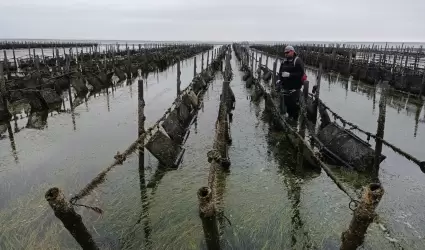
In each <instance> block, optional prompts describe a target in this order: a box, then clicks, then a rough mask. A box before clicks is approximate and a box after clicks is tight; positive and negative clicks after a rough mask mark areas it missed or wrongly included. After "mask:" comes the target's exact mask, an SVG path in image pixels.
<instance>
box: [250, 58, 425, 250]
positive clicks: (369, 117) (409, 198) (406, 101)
mask: <svg viewBox="0 0 425 250" xmlns="http://www.w3.org/2000/svg"><path fill="white" fill-rule="evenodd" d="M258 58H259V56H258ZM263 62H264V63H265V57H263ZM279 65H280V61H278V67H279ZM268 67H269V68H271V69H272V68H273V62H272V60H271V59H269V62H268ZM306 73H307V75H308V79H309V81H310V91H311V88H312V86H314V85H315V84H316V78H317V70H316V69H314V68H308V69H307V72H306ZM380 93H381V88H380V87H379V86H378V87H376V88H374V87H373V86H370V85H367V84H364V83H362V82H359V81H353V80H352V79H348V78H344V77H342V76H340V75H338V74H335V73H331V74H324V75H322V78H321V88H320V98H321V99H322V100H323V101H324V102H325V103H326V104H327V106H329V107H330V108H331V109H332V110H333V111H335V112H337V113H338V114H340V115H341V116H342V117H343V118H345V119H346V120H348V121H350V122H353V123H355V124H357V125H359V126H360V127H361V128H362V129H364V130H367V131H370V132H372V133H376V130H377V120H378V112H379V99H380V96H381V94H380ZM424 118H425V111H424V105H423V102H422V101H419V100H417V98H416V97H415V96H407V95H401V94H399V93H394V94H390V95H389V96H388V98H387V105H386V123H385V135H384V138H385V139H386V140H387V141H389V142H391V143H392V144H394V145H395V146H397V147H399V148H401V149H403V150H404V151H406V152H408V153H409V154H411V155H413V156H415V157H416V158H418V159H420V160H424V159H425V158H424V156H423V147H422V145H423V144H424V143H425V122H424V120H425V119H424ZM331 119H332V116H331ZM356 134H357V135H359V136H360V137H361V138H363V139H365V140H366V138H367V137H366V136H365V135H364V134H361V133H356ZM370 143H371V145H372V147H374V141H373V140H371V141H370ZM383 154H384V155H385V156H387V159H386V160H384V161H383V163H382V164H381V167H380V172H379V178H380V180H381V182H382V183H383V186H384V189H385V195H384V197H383V199H382V201H381V202H380V205H379V207H378V215H379V217H380V220H381V221H383V222H384V224H385V225H386V226H388V227H389V229H390V231H391V232H392V236H394V237H395V238H396V239H398V240H400V241H401V242H402V243H403V245H406V246H409V247H408V249H423V248H424V246H425V245H424V244H425V243H424V241H423V238H424V237H425V227H423V226H422V225H423V224H424V222H425V215H424V214H423V213H422V212H420V211H422V208H423V207H424V205H425V202H424V200H425V199H424V198H425V195H424V194H423V193H422V192H421V190H423V189H424V188H425V174H424V173H423V172H421V171H420V169H419V167H418V166H417V165H416V164H414V163H412V162H410V161H408V160H407V159H405V158H404V157H403V156H401V155H399V154H397V153H395V152H394V151H392V150H391V149H390V148H388V147H386V146H385V145H384V148H383Z"/></svg>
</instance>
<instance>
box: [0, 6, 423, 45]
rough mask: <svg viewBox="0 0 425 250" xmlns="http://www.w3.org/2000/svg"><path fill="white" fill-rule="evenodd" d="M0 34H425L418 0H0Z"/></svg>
mask: <svg viewBox="0 0 425 250" xmlns="http://www.w3.org/2000/svg"><path fill="white" fill-rule="evenodd" d="M0 11H1V12H0V23H1V26H0V39H1V38H31V39H36V38H40V39H89V40H98V39H105V40H203V41H207V40H215V41H235V40H238V41H244V40H248V41H414V42H425V0H403V1H400V0H399V1H393V0H352V1H346V0H292V1H288V0H280V1H279V0H0Z"/></svg>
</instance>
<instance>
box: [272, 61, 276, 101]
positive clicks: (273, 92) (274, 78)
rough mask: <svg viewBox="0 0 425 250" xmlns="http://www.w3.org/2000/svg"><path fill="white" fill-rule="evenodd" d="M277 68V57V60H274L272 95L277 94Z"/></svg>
mask: <svg viewBox="0 0 425 250" xmlns="http://www.w3.org/2000/svg"><path fill="white" fill-rule="evenodd" d="M276 70H277V57H276V59H275V61H274V62H273V75H272V89H271V93H272V96H276V81H277V72H276Z"/></svg>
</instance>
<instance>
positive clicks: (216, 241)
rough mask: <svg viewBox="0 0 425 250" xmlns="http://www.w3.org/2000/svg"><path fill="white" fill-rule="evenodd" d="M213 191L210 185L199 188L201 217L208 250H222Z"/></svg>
mask: <svg viewBox="0 0 425 250" xmlns="http://www.w3.org/2000/svg"><path fill="white" fill-rule="evenodd" d="M212 193H213V191H212V190H211V189H210V188H209V187H202V188H200V189H199V190H198V201H199V217H201V220H202V228H203V230H204V236H205V241H206V243H207V248H208V250H220V235H219V232H218V225H217V218H216V211H215V206H214V200H213V197H212V196H213V195H212Z"/></svg>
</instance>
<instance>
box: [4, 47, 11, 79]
mask: <svg viewBox="0 0 425 250" xmlns="http://www.w3.org/2000/svg"><path fill="white" fill-rule="evenodd" d="M3 63H4V66H5V69H6V74H7V79H10V78H11V73H10V69H9V61H8V60H7V54H6V50H3Z"/></svg>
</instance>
